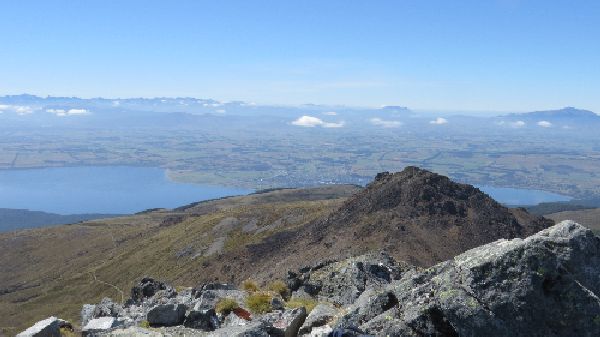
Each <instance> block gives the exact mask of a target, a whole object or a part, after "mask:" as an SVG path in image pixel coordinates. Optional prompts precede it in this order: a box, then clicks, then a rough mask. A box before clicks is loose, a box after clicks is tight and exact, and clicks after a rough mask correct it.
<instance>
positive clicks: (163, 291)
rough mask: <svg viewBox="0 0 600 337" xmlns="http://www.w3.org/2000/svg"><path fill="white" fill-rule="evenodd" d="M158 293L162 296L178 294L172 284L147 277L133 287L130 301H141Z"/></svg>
mask: <svg viewBox="0 0 600 337" xmlns="http://www.w3.org/2000/svg"><path fill="white" fill-rule="evenodd" d="M157 293H158V295H159V296H160V297H164V298H172V297H175V296H177V292H176V291H175V289H174V288H173V287H172V286H170V285H168V284H166V283H164V282H161V281H157V280H155V279H153V278H151V277H145V278H143V279H142V280H141V281H140V282H139V283H138V284H137V285H135V286H134V287H133V288H131V301H130V302H133V303H139V302H141V301H142V300H144V299H145V298H149V297H153V296H155V295H156V294H157Z"/></svg>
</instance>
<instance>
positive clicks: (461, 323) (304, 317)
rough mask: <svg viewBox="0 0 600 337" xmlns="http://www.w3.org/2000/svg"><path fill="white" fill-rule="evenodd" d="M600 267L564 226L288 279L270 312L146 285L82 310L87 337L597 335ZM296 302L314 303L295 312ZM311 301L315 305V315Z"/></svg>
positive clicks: (231, 291)
mask: <svg viewBox="0 0 600 337" xmlns="http://www.w3.org/2000/svg"><path fill="white" fill-rule="evenodd" d="M599 263H600V238H598V237H596V236H595V235H594V234H593V233H592V232H591V231H590V230H588V229H587V228H585V227H583V226H581V225H578V224H576V223H574V222H572V221H563V222H561V223H559V224H558V225H555V226H552V227H550V228H547V229H544V230H542V231H540V232H538V233H536V234H534V235H532V236H529V237H527V238H525V239H520V238H516V239H512V240H508V239H501V240H497V241H495V242H492V243H489V244H485V245H482V246H480V247H477V248H474V249H471V250H468V251H466V252H464V253H462V254H460V255H457V256H456V257H454V258H452V259H450V260H447V261H444V262H441V263H439V264H436V265H434V266H432V267H430V268H427V269H422V268H419V267H411V266H409V265H406V264H404V263H397V262H396V261H395V260H394V259H393V258H392V257H391V256H389V255H388V254H386V253H383V252H382V253H375V254H367V255H363V256H358V257H353V258H351V259H347V260H339V261H323V262H321V263H317V264H315V265H313V266H308V267H303V268H301V269H300V270H297V271H290V272H289V273H288V277H287V279H286V283H287V285H288V288H289V290H290V291H291V293H289V294H288V296H280V295H279V294H277V293H273V292H270V293H268V292H265V293H264V294H267V295H268V298H269V304H270V306H269V309H270V310H267V311H268V312H256V311H254V312H253V310H254V307H252V306H250V305H248V304H249V302H248V298H249V297H252V296H254V295H256V294H257V292H253V291H246V290H239V289H237V288H236V287H234V286H232V285H226V284H216V283H213V284H204V285H201V286H198V287H196V288H187V289H181V290H180V291H175V290H174V289H173V288H172V287H169V286H168V285H166V284H164V283H163V282H159V281H156V280H153V279H151V278H146V279H144V280H142V281H141V282H140V283H139V284H138V285H136V286H135V287H134V289H133V290H132V296H131V299H130V300H128V301H127V302H126V303H122V304H120V303H119V304H116V303H114V302H112V301H110V300H108V299H106V300H103V301H102V302H101V303H99V304H97V305H86V306H84V308H83V310H82V320H83V322H85V323H86V324H85V326H84V329H83V330H84V332H83V333H84V335H87V336H365V335H367V336H485V335H487V336H507V335H513V336H575V335H576V336H598V335H600V299H599V298H598V294H600V270H599V269H598V268H597V266H598V265H599ZM259 293H260V292H259ZM223 299H231V300H233V301H234V302H236V303H237V304H238V305H239V306H237V308H235V309H232V310H230V311H229V312H224V311H222V310H221V309H222V308H219V305H218V303H219V302H220V301H221V300H223ZM301 301H303V302H301ZM299 302H300V303H305V304H306V305H295V306H294V305H292V303H299ZM309 303H313V304H317V305H316V306H314V308H311V306H310V305H308V304H309ZM38 326H39V324H38ZM20 336H42V335H36V334H29V335H27V334H22V335H20ZM43 336H46V335H43ZM48 336H51V335H48Z"/></svg>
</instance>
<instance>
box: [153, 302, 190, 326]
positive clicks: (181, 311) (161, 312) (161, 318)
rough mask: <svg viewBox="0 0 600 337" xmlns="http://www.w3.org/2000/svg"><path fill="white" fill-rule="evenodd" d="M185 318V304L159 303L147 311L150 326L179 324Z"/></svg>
mask: <svg viewBox="0 0 600 337" xmlns="http://www.w3.org/2000/svg"><path fill="white" fill-rule="evenodd" d="M184 319H185V305H183V304H160V305H158V306H156V307H154V308H152V309H150V311H148V315H147V320H148V323H149V324H150V325H151V326H173V325H180V324H182V323H183V321H184Z"/></svg>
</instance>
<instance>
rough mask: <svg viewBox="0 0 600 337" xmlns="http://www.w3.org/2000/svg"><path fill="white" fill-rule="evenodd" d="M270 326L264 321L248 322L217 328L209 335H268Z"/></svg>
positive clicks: (213, 336)
mask: <svg viewBox="0 0 600 337" xmlns="http://www.w3.org/2000/svg"><path fill="white" fill-rule="evenodd" d="M270 330H271V328H270V327H269V325H268V324H266V323H265V322H260V321H257V322H249V323H248V324H246V325H241V326H229V327H224V328H221V329H217V330H215V331H213V332H211V333H209V334H208V336H209V337H269V336H272V335H271V334H270V333H269V331H270Z"/></svg>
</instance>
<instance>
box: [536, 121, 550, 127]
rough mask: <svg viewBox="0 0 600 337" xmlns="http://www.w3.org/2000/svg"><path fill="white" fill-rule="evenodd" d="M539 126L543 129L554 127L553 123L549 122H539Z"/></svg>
mask: <svg viewBox="0 0 600 337" xmlns="http://www.w3.org/2000/svg"><path fill="white" fill-rule="evenodd" d="M537 125H539V126H541V127H543V128H549V127H552V123H550V122H548V121H539V122H538V123H537Z"/></svg>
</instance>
